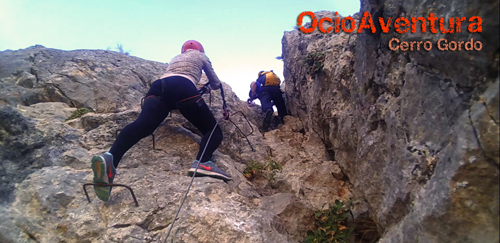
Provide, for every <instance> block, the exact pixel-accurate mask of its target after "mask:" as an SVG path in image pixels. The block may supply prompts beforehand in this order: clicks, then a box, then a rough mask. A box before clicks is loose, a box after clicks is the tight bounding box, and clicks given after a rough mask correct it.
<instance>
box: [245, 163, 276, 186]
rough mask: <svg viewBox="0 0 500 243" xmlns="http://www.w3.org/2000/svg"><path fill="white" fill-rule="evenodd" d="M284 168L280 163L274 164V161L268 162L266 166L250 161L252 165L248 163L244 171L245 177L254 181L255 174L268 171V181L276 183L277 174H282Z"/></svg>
mask: <svg viewBox="0 0 500 243" xmlns="http://www.w3.org/2000/svg"><path fill="white" fill-rule="evenodd" d="M282 167H283V166H282V165H281V164H280V163H277V162H274V161H272V160H271V161H269V162H267V163H266V164H261V163H258V162H255V161H250V163H248V164H247V166H246V167H245V169H244V170H243V175H244V176H245V177H246V178H248V179H252V178H253V176H254V174H255V173H257V172H262V171H265V170H267V171H270V174H269V178H268V180H269V181H274V179H276V173H278V172H281V171H282Z"/></svg>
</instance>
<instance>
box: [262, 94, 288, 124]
mask: <svg viewBox="0 0 500 243" xmlns="http://www.w3.org/2000/svg"><path fill="white" fill-rule="evenodd" d="M259 100H260V104H261V109H262V112H264V114H266V111H267V110H272V109H273V103H274V105H276V108H277V109H278V116H279V117H280V118H281V122H283V117H285V116H286V115H287V113H288V112H287V110H286V105H285V101H284V100H283V96H282V93H281V90H280V88H279V86H264V87H262V88H261V91H260V93H259Z"/></svg>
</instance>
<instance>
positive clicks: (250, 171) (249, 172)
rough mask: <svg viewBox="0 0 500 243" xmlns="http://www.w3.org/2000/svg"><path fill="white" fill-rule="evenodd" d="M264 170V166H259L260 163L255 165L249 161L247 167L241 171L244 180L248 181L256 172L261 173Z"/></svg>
mask: <svg viewBox="0 0 500 243" xmlns="http://www.w3.org/2000/svg"><path fill="white" fill-rule="evenodd" d="M265 168H266V166H265V165H263V164H261V163H257V162H255V161H250V162H249V163H248V164H247V167H245V169H244V170H243V175H244V176H245V177H246V178H249V179H250V178H253V175H254V174H255V173H257V172H258V171H263V170H264V169H265Z"/></svg>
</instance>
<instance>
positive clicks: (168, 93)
mask: <svg viewBox="0 0 500 243" xmlns="http://www.w3.org/2000/svg"><path fill="white" fill-rule="evenodd" d="M161 82H165V83H164V86H163V88H162V83H161ZM150 95H153V96H156V97H149V98H146V99H145V100H144V104H143V106H142V111H141V114H139V118H137V120H135V121H134V122H132V123H130V124H128V125H127V126H126V127H125V128H123V130H121V132H120V133H119V134H118V137H117V138H116V141H115V142H114V143H113V146H112V147H111V150H110V151H109V152H110V153H111V154H112V155H113V164H114V165H115V167H118V163H119V162H120V160H121V159H122V157H123V155H124V154H125V152H127V151H128V150H129V149H130V148H131V147H132V146H134V144H136V143H137V142H139V140H141V139H142V138H145V137H147V136H149V135H151V134H152V133H153V132H154V131H155V130H156V128H157V127H158V126H159V125H160V124H161V123H162V122H163V120H165V118H166V117H167V116H168V114H169V113H170V111H171V110H172V109H174V108H175V103H176V102H178V101H180V100H184V99H186V98H189V97H193V96H196V95H198V90H197V89H196V87H195V86H194V84H193V82H191V81H189V80H188V79H186V78H184V77H178V76H174V77H168V78H164V79H160V80H156V81H155V82H153V84H152V85H151V88H150V89H149V91H148V94H147V95H146V96H150ZM200 98H201V97H197V98H196V100H198V99H200ZM179 111H180V112H181V114H182V115H183V116H184V117H185V118H186V119H187V120H188V121H189V122H191V124H193V125H194V126H195V127H196V128H198V130H200V131H201V132H202V133H203V139H202V140H201V144H200V150H199V151H198V156H197V157H196V159H197V160H199V161H200V162H206V161H208V160H210V158H211V157H212V154H213V152H214V151H215V150H216V149H217V147H219V145H220V143H221V142H222V138H223V135H222V130H221V129H220V127H219V125H217V127H215V125H216V124H217V122H216V120H215V118H214V116H213V114H212V112H211V111H210V109H209V108H208V106H207V104H206V103H205V102H204V101H203V99H201V100H199V102H197V103H195V102H189V103H188V104H184V105H182V106H181V107H180V108H179ZM214 127H215V130H214ZM212 131H213V134H212V135H211V137H210V134H211V133H212ZM209 137H210V141H208V140H209ZM207 142H209V143H208V145H207ZM205 146H206V147H207V148H206V150H205V153H204V154H203V158H200V157H201V154H202V153H203V149H204V148H205Z"/></svg>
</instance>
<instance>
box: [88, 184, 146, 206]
mask: <svg viewBox="0 0 500 243" xmlns="http://www.w3.org/2000/svg"><path fill="white" fill-rule="evenodd" d="M87 186H109V187H114V186H121V187H125V188H127V189H128V190H129V191H130V194H132V197H133V198H134V202H135V206H136V207H139V203H138V202H137V198H135V194H134V190H132V188H131V187H129V186H126V185H122V184H103V183H85V184H83V191H84V192H85V196H87V200H88V201H89V203H90V197H89V194H88V193H87Z"/></svg>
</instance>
